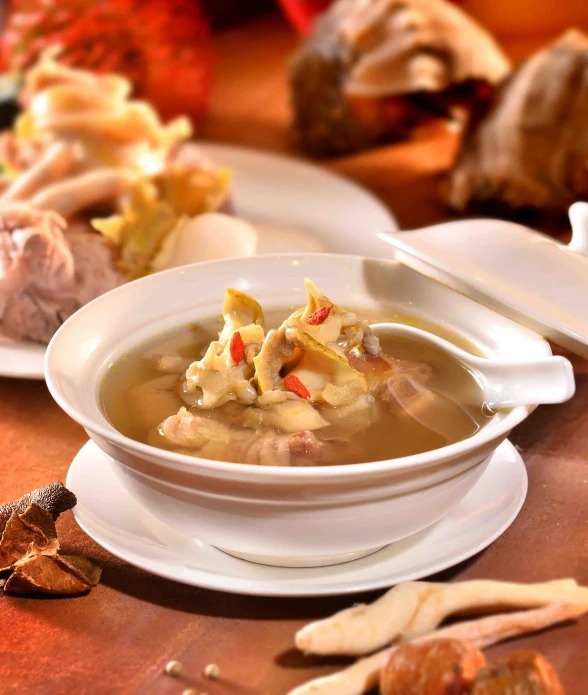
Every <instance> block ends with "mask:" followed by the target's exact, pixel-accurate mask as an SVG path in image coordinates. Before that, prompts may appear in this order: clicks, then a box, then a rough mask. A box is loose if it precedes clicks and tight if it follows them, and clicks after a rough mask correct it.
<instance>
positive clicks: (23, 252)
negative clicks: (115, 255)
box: [0, 205, 122, 343]
mask: <svg viewBox="0 0 588 695" xmlns="http://www.w3.org/2000/svg"><path fill="white" fill-rule="evenodd" d="M65 228H66V223H65V221H64V220H63V219H62V218H61V217H60V216H59V215H57V214H55V213H53V212H41V211H37V210H33V209H32V208H30V207H28V206H17V205H14V206H10V207H8V208H6V209H4V210H3V211H2V212H1V213H0V331H1V332H2V333H3V334H4V335H6V336H8V337H11V338H14V339H17V340H20V339H28V340H35V341H38V342H43V343H46V342H48V341H49V340H50V339H51V337H52V336H53V334H54V333H55V331H56V330H57V329H58V328H59V326H60V325H61V324H62V323H63V322H64V321H65V320H66V319H67V318H69V316H71V315H72V314H73V313H74V312H75V311H77V309H79V308H80V307H81V306H82V305H83V304H86V303H87V302H89V301H90V300H92V299H94V298H95V297H97V296H98V295H100V294H103V293H104V292H106V291H108V290H110V289H112V288H113V287H116V286H117V285H118V284H120V283H121V282H122V277H121V276H120V275H119V274H118V273H117V272H116V271H115V270H114V268H113V266H112V256H111V250H110V247H109V246H108V244H107V243H106V242H105V241H104V240H103V239H101V238H100V237H99V236H98V235H97V234H94V233H90V232H85V231H79V232H78V231H76V232H72V233H67V232H65Z"/></svg>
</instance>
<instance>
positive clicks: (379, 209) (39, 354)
mask: <svg viewBox="0 0 588 695" xmlns="http://www.w3.org/2000/svg"><path fill="white" fill-rule="evenodd" d="M201 147H202V150H203V152H204V153H205V154H206V155H207V156H208V157H210V158H211V159H212V160H213V161H215V162H216V163H217V164H219V165H221V166H227V167H228V168H230V169H231V170H232V171H233V173H234V185H233V189H232V190H233V192H232V201H233V205H234V209H235V214H236V215H238V216H239V217H242V218H243V219H246V220H248V221H250V222H253V223H254V224H255V226H256V228H257V229H258V231H259V234H260V239H259V244H258V253H287V252H305V251H307V252H317V251H318V252H321V251H326V252H330V253H361V254H363V255H366V256H380V257H388V258H389V257H392V255H393V251H392V250H391V249H390V247H389V245H388V244H387V243H386V242H385V241H382V240H381V239H379V238H378V235H382V234H385V233H386V232H394V231H397V230H398V225H397V224H396V220H395V219H394V216H393V215H392V213H391V212H390V211H389V210H388V209H387V207H386V206H385V205H384V204H383V203H382V202H381V201H380V200H378V199H377V198H376V197H375V196H373V195H372V194H371V193H369V192H368V191H366V190H365V189H364V188H362V187H361V186H358V185H357V184H355V183H353V182H352V181H349V180H348V179H345V178H343V177H341V176H338V175H336V174H333V173H331V172H329V171H327V170H326V169H323V168H321V167H318V166H316V165H314V164H308V163H306V162H304V161H302V160H296V159H294V158H292V157H284V156H278V155H274V154H267V153H266V152H262V151H257V150H251V149H246V148H242V147H233V146H230V145H214V144H202V145H201ZM45 349H46V348H45V345H40V344H38V343H32V342H29V341H26V342H24V341H19V342H17V341H10V340H8V339H6V338H2V337H0V376H7V377H17V378H21V379H43V378H44V376H43V361H44V358H45Z"/></svg>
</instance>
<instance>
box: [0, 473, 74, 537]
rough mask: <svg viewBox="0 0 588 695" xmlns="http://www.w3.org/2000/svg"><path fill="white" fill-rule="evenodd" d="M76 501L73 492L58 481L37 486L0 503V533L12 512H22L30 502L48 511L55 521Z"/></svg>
mask: <svg viewBox="0 0 588 695" xmlns="http://www.w3.org/2000/svg"><path fill="white" fill-rule="evenodd" d="M76 502H77V500H76V496H75V495H74V493H73V492H71V490H68V489H67V488H66V487H64V486H63V485H62V484H61V483H60V482H56V483H51V484H50V485H46V486H45V487H40V488H37V489H36V490H33V491H32V492H28V493H27V494H26V495H23V496H22V497H20V498H19V499H17V500H15V501H14V502H7V503H6V504H0V533H2V531H4V527H5V526H6V523H7V522H8V520H9V519H10V517H11V516H12V514H13V513H16V514H22V512H24V511H26V509H27V508H28V507H29V506H30V505H31V504H36V505H38V506H39V507H41V508H42V509H44V510H45V511H47V512H49V514H50V515H51V517H52V518H53V521H55V520H56V519H57V517H58V516H59V515H60V514H62V513H63V512H66V511H67V510H68V509H71V508H72V507H75V505H76Z"/></svg>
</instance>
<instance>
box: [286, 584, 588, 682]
mask: <svg viewBox="0 0 588 695" xmlns="http://www.w3.org/2000/svg"><path fill="white" fill-rule="evenodd" d="M523 607H524V608H530V609H531V610H525V611H520V612H514V613H503V614H498V615H493V616H489V617H484V618H480V619H478V620H471V621H467V622H462V623H456V624H454V625H451V626H450V627H445V628H441V629H437V628H438V625H439V624H440V623H441V622H442V621H443V620H444V619H445V618H447V617H449V616H452V615H454V614H458V615H459V614H463V613H468V614H469V613H472V612H483V613H486V612H488V611H491V610H493V609H494V610H496V609H503V608H523ZM587 611H588V588H586V587H582V586H579V585H578V584H577V582H576V581H575V580H573V579H561V580H555V581H551V582H546V583H544V584H514V583H508V582H497V581H490V580H474V581H466V582H458V583H455V584H431V583H427V582H410V583H406V584H399V585H398V586H396V587H394V588H392V589H391V590H390V591H389V592H388V593H387V594H384V595H383V596H381V597H380V598H379V599H378V600H377V601H376V602H374V603H373V604H371V605H369V606H366V605H356V606H353V607H352V608H349V609H347V610H344V611H341V612H340V613H337V614H336V615H335V616H333V617H332V618H327V619H326V620H322V621H319V622H316V623H311V624H310V625H308V626H306V627H305V628H303V629H302V630H301V631H299V632H298V633H297V635H296V646H297V647H298V648H299V649H302V650H304V651H305V652H308V653H313V654H352V655H362V654H371V656H367V657H365V658H363V659H360V660H359V661H357V662H356V663H355V664H353V665H352V666H350V667H348V668H346V669H344V670H343V671H340V672H338V673H335V674H333V675H331V676H327V677H324V678H319V679H316V680H314V681H311V682H309V683H306V684H304V685H302V686H300V687H298V688H295V689H294V690H293V691H291V693H290V695H311V694H312V695H362V694H363V693H367V692H369V691H370V690H371V689H372V688H375V687H376V686H378V684H379V685H380V690H381V693H382V695H395V694H396V693H397V691H396V690H395V689H394V688H395V687H396V686H397V685H398V683H399V682H402V679H403V678H406V677H407V674H408V673H415V672H418V673H424V675H425V676H428V677H430V678H431V679H433V681H434V682H430V683H429V684H428V687H429V688H430V689H428V690H424V691H423V690H421V689H419V688H418V687H417V686H416V683H415V681H413V683H412V688H409V689H407V690H404V691H398V692H402V693H403V695H425V694H426V695H433V694H435V695H436V693H437V692H439V693H440V694H441V693H444V692H446V691H444V690H436V689H435V688H437V687H439V685H440V683H441V682H444V681H443V679H444V678H445V677H446V675H447V674H448V673H449V674H451V673H454V671H453V668H452V665H455V664H457V665H458V666H460V668H461V669H462V675H463V672H464V671H468V674H469V675H468V677H467V678H466V679H465V680H466V683H464V684H463V687H462V690H458V691H457V692H459V693H462V694H463V695H466V694H469V693H476V694H477V695H487V694H488V695H490V694H492V693H495V692H498V693H500V694H501V695H514V694H515V693H516V692H517V690H516V687H515V686H516V685H517V684H519V685H520V684H527V685H530V684H533V683H535V684H536V685H537V687H539V686H542V687H543V686H544V687H545V689H544V690H539V691H538V692H540V693H545V695H562V693H563V690H562V689H561V685H560V684H559V681H558V680H557V676H556V674H555V672H554V671H553V669H552V668H551V666H550V665H549V664H548V663H547V662H546V661H545V660H544V659H543V657H541V656H540V655H536V654H529V653H523V652H521V653H519V654H517V655H511V657H509V658H508V659H507V660H506V661H505V662H504V663H502V664H498V665H495V666H490V667H487V668H484V669H482V670H480V669H481V667H482V666H483V662H482V661H481V659H480V653H479V652H478V651H477V650H476V649H475V648H476V647H477V648H479V649H481V648H484V647H487V646H490V645H491V644H495V643H496V642H499V641H502V640H505V639H510V638H512V637H516V636H517V635H521V634H525V633H527V632H534V631H537V630H541V629H544V628H546V627H549V626H551V625H555V624H557V623H559V622H563V621H565V620H569V619H573V618H577V617H579V616H581V615H583V614H584V613H586V612H587ZM456 640H457V641H458V643H456V642H455V641H456ZM394 641H398V642H399V643H400V644H399V645H393V646H391V647H387V648H386V649H382V650H381V651H376V652H375V653H373V654H372V652H374V650H377V649H381V647H382V646H384V645H385V644H390V643H391V642H394ZM459 642H465V643H466V644H460V643H459ZM403 643H406V644H403ZM501 679H502V680H501ZM468 680H469V686H468V687H466V685H467V682H468ZM409 682H410V681H409ZM499 683H506V684H508V685H509V687H512V689H511V690H506V691H504V690H495V688H496V687H498V684H499ZM470 686H471V689H469V688H470ZM558 688H560V689H559V690H558ZM452 692H453V691H452ZM533 692H535V691H533Z"/></svg>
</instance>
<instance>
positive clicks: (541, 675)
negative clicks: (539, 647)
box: [471, 649, 565, 695]
mask: <svg viewBox="0 0 588 695" xmlns="http://www.w3.org/2000/svg"><path fill="white" fill-rule="evenodd" d="M471 695H565V691H564V689H563V686H562V684H561V682H560V680H559V678H558V676H557V673H556V672H555V669H554V668H553V666H552V665H551V664H550V663H549V661H548V660H547V659H546V658H545V657H544V656H543V655H542V654H540V653H539V652H536V651H533V650H531V649H523V650H521V651H518V652H513V653H512V654H509V655H508V656H507V657H506V658H505V659H502V660H501V661H499V662H498V663H496V664H491V665H489V666H487V667H486V668H484V669H482V670H481V671H480V672H479V673H478V674H477V675H476V678H475V680H474V683H473V686H472V690H471Z"/></svg>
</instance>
